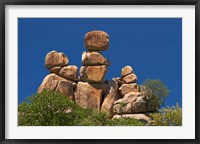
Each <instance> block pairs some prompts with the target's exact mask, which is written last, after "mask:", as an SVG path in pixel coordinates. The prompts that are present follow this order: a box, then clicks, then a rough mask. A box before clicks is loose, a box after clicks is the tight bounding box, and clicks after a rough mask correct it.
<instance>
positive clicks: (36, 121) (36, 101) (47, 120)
mask: <svg viewBox="0 0 200 144" xmlns="http://www.w3.org/2000/svg"><path fill="white" fill-rule="evenodd" d="M110 117H111V116H109V115H108V114H106V113H98V112H95V111H93V110H92V109H84V108H81V107H80V106H78V105H77V104H76V103H75V102H73V101H71V100H70V99H68V98H67V97H66V96H64V95H62V94H61V93H58V92H54V91H50V90H44V91H43V92H42V93H40V94H35V95H32V96H30V97H28V98H27V100H26V101H25V102H23V103H21V104H20V105H19V106H18V125H19V126H115V125H116V126H120V125H123V126H126V125H127V126H128V125H129V126H130V125H139V126H140V125H144V123H143V122H140V121H138V120H135V119H125V118H121V119H115V120H111V119H110Z"/></svg>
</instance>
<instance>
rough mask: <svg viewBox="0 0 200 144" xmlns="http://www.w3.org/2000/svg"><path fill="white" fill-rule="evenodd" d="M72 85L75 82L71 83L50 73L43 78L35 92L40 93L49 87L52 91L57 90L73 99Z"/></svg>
mask: <svg viewBox="0 0 200 144" xmlns="http://www.w3.org/2000/svg"><path fill="white" fill-rule="evenodd" d="M74 87H75V83H72V82H70V81H68V80H66V79H64V78H62V77H60V76H57V75H56V74H54V73H52V74H49V75H47V76H46V77H45V78H44V80H43V81H42V83H41V85H40V86H39V88H38V91H37V92H38V93H41V92H42V91H43V90H44V89H50V90H52V91H59V92H60V93H62V94H63V95H66V96H67V97H69V98H70V99H71V100H74Z"/></svg>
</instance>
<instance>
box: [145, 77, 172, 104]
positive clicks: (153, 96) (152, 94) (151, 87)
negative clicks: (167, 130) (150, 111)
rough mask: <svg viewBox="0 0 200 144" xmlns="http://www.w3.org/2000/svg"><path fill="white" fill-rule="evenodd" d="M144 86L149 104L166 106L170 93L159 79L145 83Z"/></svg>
mask: <svg viewBox="0 0 200 144" xmlns="http://www.w3.org/2000/svg"><path fill="white" fill-rule="evenodd" d="M144 86H145V89H146V95H147V98H148V102H149V103H152V104H158V105H162V106H164V103H165V99H166V98H167V97H168V95H169V92H170V90H169V89H168V87H167V86H166V85H165V84H164V83H163V82H162V81H161V80H159V79H155V80H151V79H148V80H146V81H145V82H144ZM158 108H159V107H158Z"/></svg>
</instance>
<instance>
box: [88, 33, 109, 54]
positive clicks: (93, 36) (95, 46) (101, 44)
mask: <svg viewBox="0 0 200 144" xmlns="http://www.w3.org/2000/svg"><path fill="white" fill-rule="evenodd" d="M84 39H85V47H86V48H87V49H88V50H89V51H103V50H107V49H108V46H109V35H108V34H107V33H106V32H104V31H99V30H94V31H90V32H88V33H86V35H85V38H84Z"/></svg>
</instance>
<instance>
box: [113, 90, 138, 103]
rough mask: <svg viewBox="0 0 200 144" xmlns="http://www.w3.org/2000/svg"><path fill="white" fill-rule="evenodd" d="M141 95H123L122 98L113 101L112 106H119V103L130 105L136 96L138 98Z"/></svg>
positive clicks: (134, 93) (135, 93)
mask: <svg viewBox="0 0 200 144" xmlns="http://www.w3.org/2000/svg"><path fill="white" fill-rule="evenodd" d="M141 94H142V93H140V92H130V93H127V94H125V95H124V97H123V98H121V99H118V100H117V101H115V103H114V104H119V103H122V102H123V103H131V102H134V101H135V100H136V99H137V97H138V96H140V95H141Z"/></svg>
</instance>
